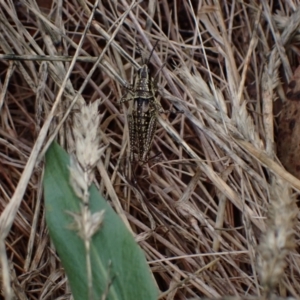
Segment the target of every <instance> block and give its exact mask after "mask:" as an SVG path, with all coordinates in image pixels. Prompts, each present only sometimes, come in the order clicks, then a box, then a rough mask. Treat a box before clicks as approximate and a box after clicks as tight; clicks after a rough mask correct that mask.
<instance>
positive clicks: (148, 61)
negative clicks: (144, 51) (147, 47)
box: [146, 40, 159, 65]
mask: <svg viewBox="0 0 300 300" xmlns="http://www.w3.org/2000/svg"><path fill="white" fill-rule="evenodd" d="M158 42H159V40H157V41H156V42H155V44H154V46H153V48H152V50H151V52H150V55H149V58H148V60H147V63H146V65H149V63H150V59H151V56H152V54H153V52H154V50H155V47H156V46H157V44H158Z"/></svg>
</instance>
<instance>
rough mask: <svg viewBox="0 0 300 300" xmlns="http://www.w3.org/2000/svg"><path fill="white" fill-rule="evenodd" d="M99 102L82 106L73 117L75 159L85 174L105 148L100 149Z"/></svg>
mask: <svg viewBox="0 0 300 300" xmlns="http://www.w3.org/2000/svg"><path fill="white" fill-rule="evenodd" d="M99 103H100V100H97V101H95V102H94V103H91V104H89V105H82V106H81V108H80V112H79V113H77V114H76V115H75V117H74V136H75V145H76V150H75V152H76V157H77V160H78V162H79V164H80V165H81V167H82V169H83V170H84V171H85V172H87V171H88V172H89V171H90V170H92V169H93V167H94V166H95V165H96V163H97V161H98V160H99V158H100V156H101V154H102V152H103V151H104V149H105V147H100V134H99V123H100V117H101V116H100V115H99V113H98V105H99Z"/></svg>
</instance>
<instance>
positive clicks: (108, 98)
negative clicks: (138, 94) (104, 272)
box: [0, 0, 300, 299]
mask: <svg viewBox="0 0 300 300" xmlns="http://www.w3.org/2000/svg"><path fill="white" fill-rule="evenodd" d="M93 5H94V3H93V2H88V1H73V0H70V1H58V0H57V1H50V0H48V1H35V0H28V1H23V0H22V1H10V0H3V1H1V3H0V7H1V10H0V28H1V30H0V49H1V54H0V63H1V70H2V71H1V77H0V78H1V94H0V114H1V127H0V153H1V160H0V168H1V174H0V180H1V181H0V187H1V190H0V209H1V217H0V234H1V235H0V253H1V271H2V278H1V281H2V293H3V295H4V294H5V295H11V294H14V295H15V297H16V298H17V299H70V298H71V294H70V289H69V287H68V284H67V278H66V276H65V273H64V271H63V269H62V266H61V264H60V260H59V258H58V257H57V256H56V253H55V250H54V249H53V247H52V245H51V241H50V240H49V236H48V232H47V227H46V224H45V218H44V208H43V201H42V198H43V197H42V195H43V194H42V178H43V169H44V165H43V155H44V153H45V151H46V149H47V147H48V146H49V143H51V142H52V141H53V140H54V139H55V140H57V141H58V142H59V143H60V145H62V146H63V147H64V148H65V149H66V150H68V151H69V152H70V153H73V152H74V151H75V144H74V131H73V130H74V118H73V115H74V112H76V110H78V109H80V108H81V106H82V105H83V103H93V102H95V101H96V100H98V99H99V98H101V102H100V104H99V106H98V110H99V114H100V115H101V125H100V128H99V135H100V136H101V143H102V144H103V145H105V151H104V152H103V153H102V156H101V160H100V161H99V163H98V164H97V176H96V178H95V180H94V182H95V183H96V185H97V187H98V188H99V190H100V191H101V193H102V194H103V195H104V196H105V197H106V199H107V200H108V201H109V202H110V203H111V204H112V206H113V207H114V208H116V207H121V208H122V211H118V213H119V214H122V215H123V216H124V215H125V219H126V220H124V221H125V222H128V223H129V224H130V227H131V228H132V230H133V232H134V233H135V234H136V240H137V241H138V243H139V244H140V246H141V247H142V249H143V250H144V252H145V255H146V257H147V260H148V262H149V266H150V268H151V270H152V272H153V275H154V277H155V279H156V281H157V284H158V287H159V289H160V291H161V295H160V299H192V298H197V297H208V298H220V297H222V296H225V295H229V296H234V297H241V298H245V297H256V298H261V297H262V298H269V297H271V296H272V297H274V296H275V297H277V296H278V297H287V296H290V297H295V298H297V296H298V295H299V294H300V285H299V275H300V271H299V268H298V266H299V253H298V251H299V245H298V243H299V242H298V241H299V239H298V234H299V232H300V230H298V229H299V225H300V224H299V221H298V218H297V214H298V208H297V205H296V200H297V196H298V191H299V190H300V181H299V180H298V179H297V178H296V177H294V176H292V175H291V174H290V173H289V172H288V171H286V170H285V169H284V168H283V167H282V165H281V164H280V162H279V160H278V159H277V157H276V144H277V147H280V140H276V138H275V137H276V128H277V124H276V122H277V119H276V115H275V111H276V109H275V108H274V107H275V106H277V105H278V103H284V102H285V98H286V97H285V94H286V85H287V84H288V83H289V82H290V80H291V78H292V76H293V69H294V68H295V67H297V55H298V53H299V50H298V47H297V46H298V43H299V37H300V35H299V23H300V17H299V14H300V7H299V2H298V1H295V0H294V1H281V2H280V1H276V3H273V2H272V1H262V2H261V4H260V3H259V1H252V0H251V1H199V2H198V1H167V0H161V1H149V3H148V2H147V1H139V2H137V1H133V2H129V1H128V2H127V1H125V0H120V1H103V2H101V1H99V4H98V5H97V7H96V9H95V11H94V12H93ZM157 40H158V45H157V47H156V49H155V51H154V52H153V55H152V57H151V65H152V68H153V74H155V73H157V72H158V75H157V78H158V83H159V91H158V95H157V97H158V99H159V101H161V103H162V105H163V107H164V108H166V109H169V108H170V107H172V108H173V109H176V110H180V111H183V113H182V114H170V115H168V116H159V123H160V125H159V126H158V129H157V131H156V135H155V138H154V143H153V147H152V151H151V155H150V156H156V155H157V154H159V156H158V157H156V158H154V159H153V160H150V162H149V164H148V165H145V166H144V167H143V168H141V167H137V166H135V165H134V164H133V165H132V166H130V164H129V162H128V153H129V146H128V145H129V142H128V139H129V136H128V125H127V111H128V105H127V104H123V105H118V101H119V100H120V99H121V97H122V96H123V95H124V93H126V87H128V85H129V84H130V83H131V82H132V78H133V77H134V74H135V73H136V70H137V69H138V68H139V66H140V65H141V63H142V57H141V55H140V54H139V53H138V51H137V42H138V43H139V44H140V45H141V47H142V49H143V51H142V56H143V58H146V57H148V56H149V53H150V52H151V50H152V48H153V45H154V44H155V43H156V41H157ZM298 122H299V121H298ZM279 126H280V124H279ZM295 155H297V153H295ZM123 218H124V217H123ZM286 266H288V267H286Z"/></svg>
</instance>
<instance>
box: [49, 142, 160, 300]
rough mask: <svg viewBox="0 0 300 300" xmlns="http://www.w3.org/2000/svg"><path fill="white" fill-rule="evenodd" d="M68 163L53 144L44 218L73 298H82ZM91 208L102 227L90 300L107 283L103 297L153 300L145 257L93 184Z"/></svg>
mask: <svg viewBox="0 0 300 300" xmlns="http://www.w3.org/2000/svg"><path fill="white" fill-rule="evenodd" d="M69 160H70V158H69V155H68V154H67V153H66V152H65V151H64V150H63V149H62V148H61V147H60V146H58V145H57V144H56V143H54V144H52V146H51V147H50V148H49V150H48V152H47V154H46V170H45V176H44V193H45V206H46V220H47V225H48V227H49V232H50V236H51V238H52V240H53V243H54V245H55V248H56V250H57V252H58V254H59V257H60V259H61V261H62V264H63V266H64V268H65V271H66V274H67V276H68V279H69V282H70V286H71V290H72V293H73V296H74V299H76V300H77V299H78V300H79V299H80V300H86V299H88V287H87V272H86V259H85V257H86V255H85V248H84V244H83V241H82V240H81V239H80V238H79V236H78V235H77V234H76V233H75V232H74V231H73V230H71V229H70V225H71V224H72V223H73V222H74V220H73V218H72V217H71V216H70V215H69V214H68V213H67V212H73V213H79V210H80V200H79V199H78V198H77V197H76V195H75V194H74V192H73V190H72V187H71V185H70V184H69V169H68V165H69ZM90 209H91V211H92V213H95V212H99V211H101V210H103V209H104V210H105V214H104V221H103V225H102V227H101V228H100V230H99V231H98V232H97V233H96V234H95V235H94V236H93V239H92V244H91V264H92V273H93V291H94V299H101V296H102V295H103V291H104V290H105V288H106V287H107V284H108V283H109V282H111V281H112V285H111V286H110V288H109V293H108V296H107V298H106V299H125V300H126V299H128V300H132V299H143V300H146V299H147V300H148V299H157V297H158V290H157V288H156V285H155V283H154V281H153V278H152V275H151V273H150V270H149V267H148V265H147V262H146V259H145V256H144V253H143V252H142V250H141V249H140V247H139V246H138V245H137V244H136V242H135V241H134V238H133V236H132V234H131V233H130V232H129V231H128V230H127V228H126V227H125V225H124V224H123V222H122V221H121V219H120V218H119V216H118V215H117V214H116V213H115V212H114V210H113V209H112V208H111V207H110V205H109V204H108V203H107V202H106V200H105V199H104V198H103V197H102V196H101V195H100V193H99V192H98V191H97V189H96V187H95V186H94V185H93V186H92V187H91V188H90Z"/></svg>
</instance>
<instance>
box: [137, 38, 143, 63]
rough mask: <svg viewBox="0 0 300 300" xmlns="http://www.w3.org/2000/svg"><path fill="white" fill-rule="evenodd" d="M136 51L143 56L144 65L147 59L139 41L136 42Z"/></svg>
mask: <svg viewBox="0 0 300 300" xmlns="http://www.w3.org/2000/svg"><path fill="white" fill-rule="evenodd" d="M136 52H137V53H138V54H139V55H140V56H141V59H142V65H144V64H145V60H144V57H143V54H142V48H141V46H140V44H139V42H136Z"/></svg>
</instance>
